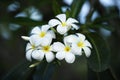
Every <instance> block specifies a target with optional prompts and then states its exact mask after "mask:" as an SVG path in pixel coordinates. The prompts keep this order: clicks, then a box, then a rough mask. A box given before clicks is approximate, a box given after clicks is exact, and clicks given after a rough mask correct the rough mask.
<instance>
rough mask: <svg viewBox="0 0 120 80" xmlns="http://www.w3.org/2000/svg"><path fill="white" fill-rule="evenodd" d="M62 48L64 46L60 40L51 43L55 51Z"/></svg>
mask: <svg viewBox="0 0 120 80" xmlns="http://www.w3.org/2000/svg"><path fill="white" fill-rule="evenodd" d="M64 48H65V46H64V45H63V44H62V43H61V42H54V43H53V45H52V49H53V51H55V52H58V51H63V50H64Z"/></svg>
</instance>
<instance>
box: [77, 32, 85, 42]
mask: <svg viewBox="0 0 120 80" xmlns="http://www.w3.org/2000/svg"><path fill="white" fill-rule="evenodd" d="M76 34H77V35H78V37H79V38H80V40H81V41H84V40H85V35H83V34H81V33H76Z"/></svg>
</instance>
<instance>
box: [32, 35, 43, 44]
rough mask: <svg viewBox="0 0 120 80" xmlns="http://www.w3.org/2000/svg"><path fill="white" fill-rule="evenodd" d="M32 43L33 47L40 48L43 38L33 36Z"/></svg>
mask: <svg viewBox="0 0 120 80" xmlns="http://www.w3.org/2000/svg"><path fill="white" fill-rule="evenodd" d="M30 43H31V44H32V45H35V46H38V45H40V44H41V43H42V42H41V38H40V37H39V35H32V36H30Z"/></svg>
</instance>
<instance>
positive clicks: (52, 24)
mask: <svg viewBox="0 0 120 80" xmlns="http://www.w3.org/2000/svg"><path fill="white" fill-rule="evenodd" d="M48 24H49V25H50V27H54V26H57V25H59V24H61V22H60V21H59V20H57V19H51V20H50V21H49V22H48Z"/></svg>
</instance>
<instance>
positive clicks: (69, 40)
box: [64, 35, 78, 43]
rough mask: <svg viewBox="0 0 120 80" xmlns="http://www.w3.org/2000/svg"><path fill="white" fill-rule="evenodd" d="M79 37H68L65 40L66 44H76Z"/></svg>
mask: <svg viewBox="0 0 120 80" xmlns="http://www.w3.org/2000/svg"><path fill="white" fill-rule="evenodd" d="M77 38H78V37H77V36H76V35H69V36H66V37H65V38H64V42H65V43H75V42H76V40H77Z"/></svg>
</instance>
